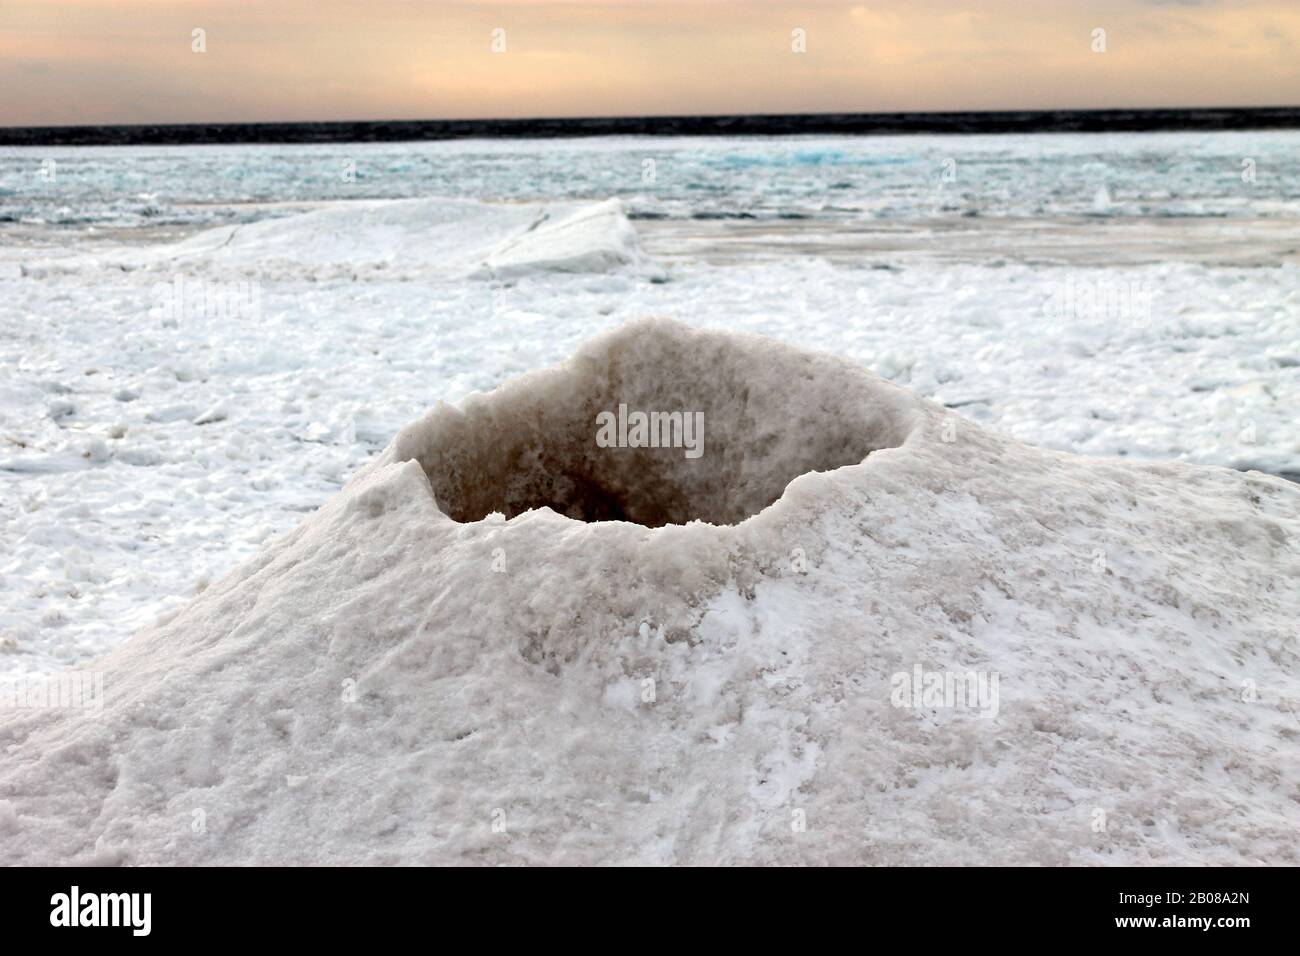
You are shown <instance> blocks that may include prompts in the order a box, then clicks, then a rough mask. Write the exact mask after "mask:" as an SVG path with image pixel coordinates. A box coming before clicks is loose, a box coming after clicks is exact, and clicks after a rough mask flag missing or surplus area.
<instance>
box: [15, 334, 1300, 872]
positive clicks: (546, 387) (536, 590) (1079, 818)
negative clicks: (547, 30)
mask: <svg viewBox="0 0 1300 956" xmlns="http://www.w3.org/2000/svg"><path fill="white" fill-rule="evenodd" d="M674 416H675V417H674ZM1297 542H1300V489H1297V488H1296V487H1293V486H1291V485H1289V484H1288V483H1286V482H1284V481H1282V480H1279V479H1275V478H1270V477H1266V476H1263V475H1259V474H1254V473H1250V474H1238V473H1235V472H1230V471H1225V470H1222V469H1217V468H1203V467H1191V466H1187V465H1180V464H1130V463H1125V462H1120V461H1103V460H1095V459H1087V458H1079V457H1074V456H1070V455H1066V454H1059V453H1054V452H1046V451H1041V450H1038V449H1035V448H1030V447H1027V446H1025V445H1022V444H1020V443H1018V442H1015V441H1013V440H1011V439H1008V438H1005V437H1003V436H1000V435H996V434H992V433H990V432H986V431H984V430H983V429H981V428H979V427H977V426H975V425H973V424H971V423H970V422H968V421H965V420H963V419H961V418H958V417H956V416H954V415H952V414H950V413H949V412H947V411H946V410H945V409H943V408H940V407H939V406H937V405H934V404H932V403H930V402H927V401H924V400H922V399H920V398H918V397H916V396H913V395H911V394H909V393H908V392H906V391H903V390H901V389H899V388H897V387H895V386H893V385H890V384H888V383H886V382H883V381H881V380H880V379H878V378H876V377H875V376H873V375H872V374H870V373H869V372H866V371H864V370H862V369H861V368H858V367H856V366H854V365H851V364H849V363H846V362H842V361H839V360H837V359H834V358H828V357H825V356H819V355H814V354H808V353H805V352H801V351H798V350H796V349H793V348H789V347H786V346H783V345H779V344H776V343H773V342H769V341H766V340H763V339H758V338H752V337H744V336H734V335H728V334H723V333H713V332H699V331H693V330H690V329H688V328H685V327H683V326H680V325H676V324H673V323H668V322H661V321H647V322H640V323H636V324H633V325H629V326H626V327H624V328H621V329H619V330H616V331H614V332H612V333H610V334H607V335H604V336H602V337H601V338H599V339H597V340H595V341H593V342H591V343H590V344H589V345H587V346H586V347H585V348H583V349H582V350H581V351H580V352H579V353H578V354H577V355H576V356H574V357H573V358H572V359H571V360H570V361H568V362H566V363H564V364H563V365H561V366H558V367H556V368H552V369H548V370H545V371H541V372H537V373H534V374H531V375H527V376H524V377H523V378H520V379H518V380H516V381H514V382H510V383H507V384H506V385H504V386H502V387H501V388H499V389H497V390H496V391H494V392H491V393H489V394H485V395H477V396H473V397H471V398H470V399H468V400H466V401H465V402H463V403H462V404H461V405H459V406H455V407H453V406H448V405H439V406H438V407H436V408H435V409H434V410H433V411H432V412H430V413H429V414H428V415H427V416H426V417H425V418H423V419H422V420H420V421H418V422H416V423H414V424H412V425H411V426H409V427H408V428H406V429H405V430H403V431H402V432H401V433H400V434H399V435H398V436H397V437H396V439H394V441H393V443H392V444H391V446H390V447H389V448H388V449H387V450H386V451H385V452H384V453H383V455H381V456H380V457H379V458H378V459H377V460H376V461H375V462H374V463H373V464H372V465H370V466H369V467H368V468H366V469H365V470H364V471H363V472H362V473H361V474H360V475H358V476H357V477H356V479H355V480H354V481H353V482H352V483H351V484H350V485H349V486H348V487H347V488H345V489H344V490H343V491H341V492H340V493H339V494H338V495H337V496H336V497H335V498H334V499H332V500H331V501H329V502H328V503H327V504H326V505H325V506H324V507H322V508H321V509H320V510H319V511H318V512H317V513H316V514H314V515H312V516H311V517H310V518H308V519H307V520H306V521H305V522H304V523H303V524H302V525H301V526H300V527H299V528H297V529H296V530H295V531H293V532H291V533H289V534H287V535H285V536H283V537H282V538H279V539H278V540H276V541H274V542H273V543H272V544H271V545H270V546H268V547H267V548H266V550H265V551H263V552H262V554H261V555H260V556H259V557H257V558H256V559H255V560H253V561H252V562H250V563H248V564H246V565H245V566H243V567H241V568H239V569H238V570H237V571H235V572H234V573H232V574H231V575H229V576H228V577H227V578H226V579H225V580H223V581H221V582H220V583H218V584H216V585H214V586H212V587H210V588H209V589H208V590H207V591H205V592H204V593H203V594H202V595H201V596H199V597H198V598H196V599H195V600H194V601H193V602H192V603H191V604H190V605H189V606H188V607H187V608H186V609H185V610H183V611H182V612H181V613H179V614H178V615H176V616H174V617H173V618H172V619H170V620H168V621H165V622H163V623H160V624H158V625H156V626H155V627H153V628H150V629H148V630H146V631H144V632H142V633H140V634H137V635H136V636H135V637H134V638H132V639H131V640H129V641H128V642H126V643H125V644H124V645H123V646H122V647H121V648H120V649H119V650H117V651H116V652H114V653H113V654H111V655H109V656H108V657H107V658H105V659H103V660H102V661H100V662H99V663H98V664H97V665H96V666H95V667H94V668H92V670H93V671H94V672H95V673H96V674H99V675H102V680H103V707H102V710H93V709H87V708H80V709H78V708H69V707H48V706H47V707H43V708H28V709H22V708H20V709H17V710H14V709H10V710H6V711H0V753H3V760H2V761H0V862H3V863H71V862H77V863H126V864H135V863H180V864H202V863H220V864H226V863H484V864H496V863H543V862H546V863H632V862H645V863H740V862H753V863H895V864H897V863H1043V864H1063V863H1168V864H1173V863H1257V862H1268V863H1292V864H1293V863H1296V862H1300V860H1298V859H1297V853H1298V851H1297V844H1296V841H1295V838H1294V834H1295V824H1296V819H1297V817H1296V803H1295V793H1296V792H1297V788H1298V786H1300V761H1297V759H1296V754H1297V736H1298V735H1300V722H1298V721H1297V718H1296V716H1295V714H1294V712H1293V711H1292V709H1291V708H1293V707H1294V706H1295V705H1296V702H1297V700H1298V699H1300V676H1298V675H1300V667H1298V666H1297V664H1298V663H1300V661H1298V660H1297V656H1298V655H1297V649H1296V643H1295V624H1296V608H1297V607H1298V606H1300V583H1298V582H1300V553H1298V547H1300V546H1298V544H1297Z"/></svg>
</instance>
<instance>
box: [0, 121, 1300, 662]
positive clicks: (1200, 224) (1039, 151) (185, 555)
mask: <svg viewBox="0 0 1300 956" xmlns="http://www.w3.org/2000/svg"><path fill="white" fill-rule="evenodd" d="M1246 159H1249V160H1251V162H1252V164H1253V165H1251V166H1250V167H1249V168H1250V169H1251V171H1252V176H1253V181H1250V182H1248V181H1247V180H1246V179H1245V178H1243V172H1245V170H1246V167H1244V166H1243V160H1246ZM949 160H951V161H952V164H951V166H950V165H948V161H949ZM349 164H351V166H349ZM1298 164H1300V136H1298V135H1296V134H1294V133H1289V132H1272V133H1241V134H1231V135H1224V136H1205V135H1194V136H1193V135H1173V134H1160V135H1149V136H1140V135H1124V136H1107V137H1086V136H1062V137H1047V136H1045V137H1031V138H1006V137H911V138H881V139H863V140H855V139H844V140H801V139H789V140H708V141H659V140H651V141H640V140H626V139H616V140H595V141H586V142H565V143H500V144H482V143H447V144H420V145H410V146H401V145H384V146H357V147H347V148H344V147H330V148H325V147H321V148H313V147H292V148H290V147H277V148H269V147H262V148H245V147H240V148H235V147H220V148H218V147H209V148H199V149H192V150H185V149H162V148H159V149H143V148H141V149H129V150H107V149H87V150H49V151H32V150H6V151H3V152H0V173H2V174H3V178H0V203H3V205H0V221H4V222H5V225H4V228H3V230H2V231H0V675H8V676H14V675H21V674H26V673H33V672H46V671H52V670H56V669H59V668H62V667H64V666H66V665H68V664H76V663H82V662H85V661H87V660H89V659H90V658H92V657H94V656H96V655H98V654H101V653H103V652H105V651H107V650H109V649H111V648H113V647H115V646H116V645H118V644H120V643H121V642H122V641H123V640H124V639H125V638H126V637H127V636H129V635H130V634H131V633H132V632H134V631H135V630H136V629H138V628H140V627H142V626H144V625H146V624H148V623H150V622H152V621H153V620H154V619H156V618H157V617H158V616H159V615H161V614H164V613H166V612H170V611H174V610H176V609H178V608H180V607H181V606H182V605H184V604H185V603H186V602H187V601H189V600H190V599H191V598H192V597H193V595H194V594H195V593H196V592H197V591H199V590H201V589H203V588H204V587H206V586H207V585H208V584H209V583H210V582H212V581H214V580H215V579H216V578H218V577H219V576H221V575H223V574H224V573H226V572H227V571H229V570H230V569H232V568H234V567H235V566H236V565H238V564H239V563H240V562H241V561H243V560H244V559H246V558H248V557H250V556H251V555H253V554H254V553H255V552H256V551H257V550H258V549H259V548H260V547H262V546H263V545H264V544H265V543H266V542H267V541H268V540H269V539H270V538H271V537H272V536H274V535H276V534H277V533H280V532H284V531H287V530H289V529H291V528H292V527H294V526H295V525H296V524H298V523H299V522H300V521H301V520H302V519H303V517H304V516H305V515H306V514H307V513H309V512H311V511H313V510H315V509H316V508H317V507H318V506H320V505H321V503H322V502H324V501H325V500H326V499H327V498H329V497H330V496H331V495H332V494H333V493H335V492H336V491H338V489H339V488H340V487H342V485H343V484H344V482H346V481H347V480H348V479H349V478H350V477H351V476H352V475H353V474H354V473H355V472H356V471H357V469H358V468H360V467H361V466H362V465H364V464H365V463H366V462H367V461H368V460H370V459H371V458H372V457H373V456H374V455H375V454H377V453H378V451H379V450H380V449H382V448H383V447H384V445H385V444H386V443H387V442H388V441H389V439H390V438H391V437H392V436H393V435H394V434H395V432H396V431H397V429H398V428H399V427H400V426H401V425H402V424H404V423H405V422H408V421H410V420H412V419H414V418H416V417H417V416H418V415H420V414H421V413H423V412H424V411H425V410H426V409H427V408H428V407H430V406H431V405H433V404H434V403H436V402H438V401H440V400H448V401H454V400H458V399H460V398H461V397H463V396H464V395H466V394H467V393H469V392H471V391H474V390H486V389H490V388H492V387H494V386H496V385H498V384H499V383H501V382H502V381H504V380H506V379H507V378H509V377H511V376H513V375H516V374H518V373H520V372H524V371H527V370H530V369H535V368H538V367H541V366H543V365H547V364H549V363H552V362H554V361H556V360H558V359H560V358H562V357H564V356H566V355H567V354H569V353H570V352H571V351H572V350H573V348H574V347H575V346H576V345H577V343H579V342H581V341H583V340H586V339H588V338H589V337H590V336H592V335H593V334H595V333H597V332H599V331H601V330H603V329H606V328H609V327H612V326H615V325H618V324H621V323H623V322H625V321H627V320H629V319H633V318H638V317H642V316H646V315H659V316H668V317H672V318H675V319H678V320H681V321H683V322H686V323H688V324H690V325H695V326H707V327H714V328H725V329H738V330H746V331H754V332H761V333H763V334H765V335H768V336H772V337H774V338H777V339H781V340H784V341H786V342H789V343H792V344H797V345H800V346H804V347H808V348H811V349H815V350H818V351H823V352H830V353H834V354H837V355H841V356H843V357H846V358H848V359H851V360H852V361H854V362H857V363H859V364H861V365H863V366H866V367H868V368H871V369H872V370H874V371H876V372H878V373H879V374H881V375H883V376H885V377H886V378H888V379H891V380H893V381H894V382H896V383H898V384H900V385H904V386H906V387H908V388H910V389H913V390H915V391H916V392H918V393H920V394H922V395H924V396H926V397H930V398H933V399H935V400H936V401H938V402H940V403H942V404H945V405H948V406H949V407H951V408H952V409H953V410H955V411H956V412H957V413H958V414H960V415H962V416H965V417H966V418H968V419H971V420H974V421H977V422H979V423H981V424H983V425H986V426H988V427H990V428H993V429H995V430H997V431H1000V432H1002V433H1005V434H1007V435H1010V436H1013V437H1015V438H1018V439H1021V440H1023V441H1025V442H1028V443H1030V444H1033V445H1038V446H1041V447H1044V448H1049V449H1058V450H1066V451H1074V452H1082V453H1086V454H1090V455H1101V456H1123V457H1126V458H1129V459H1154V460H1181V461H1189V462H1196V463H1206V464H1215V465H1223V466H1227V467H1231V468H1238V469H1244V468H1258V469H1261V470H1264V471H1268V472H1270V473H1273V474H1277V475H1287V476H1292V477H1294V476H1297V475H1300V428H1298V427H1297V425H1296V415H1295V409H1296V407H1297V398H1300V258H1298V256H1297V253H1296V250H1297V249H1300V175H1298V174H1300V166H1298ZM949 170H952V171H953V176H955V178H953V179H952V180H951V181H949V180H948V179H946V178H945V173H946V172H948V171H949ZM349 176H351V178H349ZM385 202H391V204H384V203H385ZM203 230H211V231H207V232H205V231H203ZM1207 547H1210V545H1209V544H1207Z"/></svg>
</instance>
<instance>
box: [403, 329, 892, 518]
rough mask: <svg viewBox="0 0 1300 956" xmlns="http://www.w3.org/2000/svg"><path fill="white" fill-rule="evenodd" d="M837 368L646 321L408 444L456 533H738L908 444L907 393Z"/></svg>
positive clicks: (424, 429) (476, 399)
mask: <svg viewBox="0 0 1300 956" xmlns="http://www.w3.org/2000/svg"><path fill="white" fill-rule="evenodd" d="M889 388H890V387H889V386H885V385H882V384H881V383H880V382H878V381H876V380H874V379H872V378H871V377H870V376H869V374H868V373H866V372H865V371H863V370H862V369H860V368H857V367H856V366H852V365H849V364H847V363H844V362H841V361H839V360H837V359H833V358H830V357H827V356H819V355H815V354H810V353H805V352H801V351H797V350H794V349H791V348H788V347H786V346H780V345H777V344H775V343H771V342H767V341H765V340H762V339H757V338H753V337H747V336H731V335H725V334H720V333H704V332H697V331H693V330H689V329H687V328H685V327H683V326H679V325H676V324H674V323H666V322H642V323H636V324H634V325H632V326H628V327H625V328H624V329H622V330H619V331H618V332H615V333H612V334H611V335H608V336H606V337H604V338H602V339H598V340H596V341H595V342H593V343H591V345H589V346H588V347H587V348H586V349H584V350H583V351H582V352H580V353H579V354H578V356H577V357H576V358H575V359H574V360H572V361H571V362H569V363H567V364H566V365H563V366H559V367H557V368H554V369H547V370H545V371H542V372H537V373H533V374H531V375H527V376H524V377H522V378H520V379H517V380H515V381H513V382H509V383H507V384H506V385H504V386H502V387H501V388H499V389H497V390H496V391H494V392H491V393H488V394H486V395H476V396H473V397H471V399H469V400H467V402H465V403H464V405H463V406H462V407H461V408H454V407H451V406H445V405H444V406H440V407H439V408H438V409H437V410H435V411H434V412H432V413H430V415H429V416H427V417H426V418H425V419H424V420H423V421H421V422H419V423H417V424H416V425H415V426H412V428H410V429H407V431H406V432H405V433H404V434H403V436H401V437H400V438H399V442H398V444H399V446H403V447H402V448H399V450H398V454H400V455H404V456H405V457H415V458H418V459H419V461H420V463H421V465H422V466H423V467H424V470H425V472H426V473H427V474H428V476H429V480H430V483H431V485H432V487H433V491H434V495H435V497H436V499H437V502H438V506H439V507H440V508H441V509H442V510H443V511H444V512H445V513H446V514H448V515H449V516H450V517H452V518H453V519H455V520H456V521H460V522H470V521H478V520H480V519H482V518H484V517H486V516H487V515H489V514H491V513H493V512H501V513H502V514H504V515H505V516H506V517H507V518H511V517H514V516H516V515H519V514H522V513H523V512H526V511H528V510H530V509H534V508H542V507H546V508H550V509H552V510H553V511H556V512H558V513H559V514H562V515H567V516H568V517H570V518H573V519H575V520H578V521H631V522H635V523H637V524H641V525H645V526H647V527H651V528H654V527H660V526H662V525H666V524H685V523H687V522H690V521H695V520H700V521H706V522H709V523H711V524H717V525H723V524H735V523H737V522H740V521H743V520H744V519H745V518H748V517H749V516H751V515H754V514H757V513H758V512H760V511H762V510H763V509H764V508H766V507H767V506H768V505H770V504H772V502H774V501H776V500H777V499H778V498H779V497H780V496H781V494H782V492H783V491H784V490H785V487H786V486H787V485H788V484H789V483H790V481H791V480H793V479H794V478H796V477H798V476H799V475H802V474H804V473H806V472H810V471H829V470H832V469H835V468H839V467H842V466H844V465H852V464H856V463H858V462H861V461H862V460H863V459H865V458H866V457H867V456H868V455H870V454H871V453H872V452H873V451H876V450H878V449H881V448H889V447H894V446H897V445H899V444H901V443H902V441H903V439H904V438H905V437H906V433H907V430H908V429H907V423H906V420H907V416H906V415H905V414H904V413H902V412H900V410H899V409H900V408H901V404H900V401H899V398H898V395H896V394H893V393H890V392H888V391H887V390H888V389H889Z"/></svg>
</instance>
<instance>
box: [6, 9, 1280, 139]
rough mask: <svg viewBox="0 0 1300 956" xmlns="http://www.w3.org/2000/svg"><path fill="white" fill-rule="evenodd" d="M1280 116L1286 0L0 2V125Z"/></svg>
mask: <svg viewBox="0 0 1300 956" xmlns="http://www.w3.org/2000/svg"><path fill="white" fill-rule="evenodd" d="M196 27H198V28H202V29H204V30H205V31H206V42H207V52H206V53H201V54H200V53H194V52H192V51H191V31H192V30H193V29H194V28H196ZM1097 28H1102V29H1104V30H1105V31H1106V52H1105V53H1094V52H1093V51H1092V45H1093V31H1094V30H1095V29H1097ZM496 29H503V30H504V31H505V34H504V35H505V52H501V53H494V52H492V48H491V46H492V36H493V31H494V30H496ZM796 29H798V30H802V31H804V34H805V36H806V50H807V52H805V53H796V52H793V50H792V46H793V45H794V40H793V36H794V34H793V31H795V30H796ZM1293 104H1300V4H1297V3H1296V2H1295V0H1223V2H1210V0H1206V2H1199V3H1198V2H1193V0H1169V2H1158V0H1098V2H1091V3H1082V2H1074V0H1042V2H1035V0H980V2H969V3H965V4H960V5H959V4H954V3H940V2H937V0H881V2H867V3H856V4H855V3H838V2H830V0H823V2H816V3H802V4H794V3H786V2H780V0H764V2H746V0H715V2H711V3H700V2H695V3H690V4H683V3H672V2H663V0H636V2H631V3H629V2H622V3H613V2H607V0H606V2H600V0H587V2H568V3H550V2H543V0H531V2H515V3H495V4H480V3H472V2H456V3H445V2H443V3H422V2H416V0H368V2H364V3H359V2H344V0H274V2H265V3H264V2H244V0H220V2H214V0H4V3H3V5H0V124H4V125H40V124H61V123H140V122H186V121H193V122H205V121H211V122H217V121H240V120H246V121H248V120H330V119H397V118H409V119H432V118H443V117H446V118H476V117H526V116H591V115H649V114H680V113H779V112H825V111H876V110H949V109H953V110H963V109H1022V108H1023V109H1035V108H1072V107H1081V108H1086V107H1142V106H1265V105H1293Z"/></svg>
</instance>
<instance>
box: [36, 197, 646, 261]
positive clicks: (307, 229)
mask: <svg viewBox="0 0 1300 956" xmlns="http://www.w3.org/2000/svg"><path fill="white" fill-rule="evenodd" d="M624 267H637V268H640V269H642V270H645V271H647V272H650V273H652V274H653V273H655V272H656V270H655V269H654V267H653V266H652V265H651V264H650V263H649V261H648V260H647V259H646V257H645V256H644V255H643V254H642V252H641V250H640V247H639V245H638V243H637V237H636V231H635V229H634V228H633V227H632V224H631V222H629V221H628V218H627V215H626V213H625V212H624V209H623V206H622V203H621V202H619V200H617V199H608V200H605V201H603V202H595V203H581V202H561V203H517V204H501V203H487V202H478V201H474V200H449V199H403V200H390V201H361V202H348V203H339V204H335V205H331V206H327V207H324V208H321V209H316V210H312V211H310V212H303V213H298V214H295V215H291V216H286V217H283V218H278V219H263V220H260V221H258V222H253V223H248V224H243V225H236V226H222V227H219V228H216V229H209V230H207V231H205V232H201V233H199V234H198V235H195V236H191V237H190V238H188V239H183V240H181V241H179V242H175V243H171V244H168V245H165V246H153V247H144V248H141V247H123V248H120V249H118V250H115V251H110V252H101V253H96V254H95V255H93V256H75V257H69V258H65V259H59V260H53V261H40V262H33V263H29V264H26V265H25V266H24V267H23V271H24V272H25V273H26V274H28V275H33V276H40V275H44V274H46V273H52V272H67V271H77V270H80V269H86V268H120V269H128V270H133V269H150V270H185V271H194V272H202V273H222V272H233V273H236V274H239V275H244V276H265V277H268V278H277V277H280V276H303V275H309V276H313V277H316V278H334V277H347V276H360V275H377V274H382V275H384V276H392V277H407V276H409V277H418V276H430V277H439V278H466V277H471V276H474V277H479V278H502V279H506V278H518V277H521V276H525V275H531V274H537V273H547V272H608V271H612V270H616V269H621V268H624Z"/></svg>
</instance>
